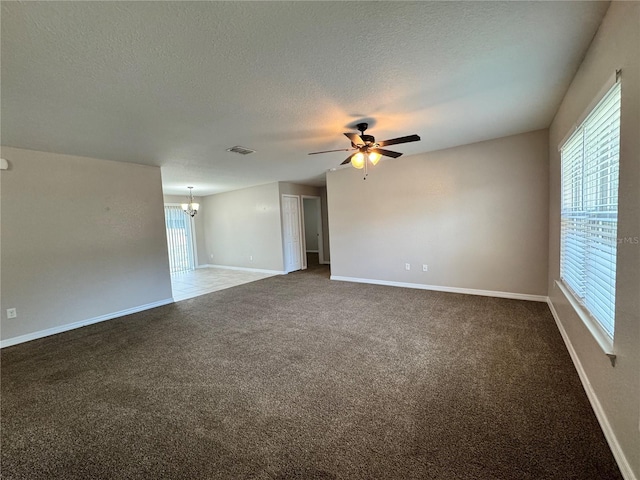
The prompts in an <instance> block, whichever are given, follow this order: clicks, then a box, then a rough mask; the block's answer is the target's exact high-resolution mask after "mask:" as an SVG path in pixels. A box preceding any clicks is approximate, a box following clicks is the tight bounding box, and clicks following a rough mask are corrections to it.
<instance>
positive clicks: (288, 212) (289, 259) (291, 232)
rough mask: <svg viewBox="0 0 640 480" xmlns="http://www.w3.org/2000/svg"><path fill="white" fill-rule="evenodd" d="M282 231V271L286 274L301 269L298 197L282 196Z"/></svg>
mask: <svg viewBox="0 0 640 480" xmlns="http://www.w3.org/2000/svg"><path fill="white" fill-rule="evenodd" d="M282 230H283V237H284V269H285V271H286V272H287V273H289V272H293V271H295V270H300V269H301V268H302V242H301V241H300V197H296V196H294V195H283V196H282Z"/></svg>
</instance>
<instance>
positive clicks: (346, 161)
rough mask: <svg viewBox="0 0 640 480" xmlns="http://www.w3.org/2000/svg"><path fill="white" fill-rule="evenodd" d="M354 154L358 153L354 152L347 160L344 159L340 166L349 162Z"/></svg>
mask: <svg viewBox="0 0 640 480" xmlns="http://www.w3.org/2000/svg"><path fill="white" fill-rule="evenodd" d="M356 153H358V152H355V153H352V154H351V155H349V158H347V159H346V160H345V161H344V162H342V163H341V164H340V165H346V164H347V163H349V162H351V159H352V158H353V156H354V155H355V154H356Z"/></svg>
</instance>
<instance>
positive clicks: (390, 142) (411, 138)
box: [345, 133, 420, 147]
mask: <svg viewBox="0 0 640 480" xmlns="http://www.w3.org/2000/svg"><path fill="white" fill-rule="evenodd" d="M345 135H346V133H345ZM419 140H420V137H419V136H418V135H408V136H406V137H398V138H392V139H391V140H383V141H381V142H378V145H380V146H381V147H386V146H387V145H397V144H399V143H409V142H418V141H419Z"/></svg>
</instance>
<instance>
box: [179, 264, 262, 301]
mask: <svg viewBox="0 0 640 480" xmlns="http://www.w3.org/2000/svg"><path fill="white" fill-rule="evenodd" d="M272 276H273V274H271V273H258V272H246V271H242V270H227V269H226V268H211V267H207V268H198V269H196V270H192V271H190V272H182V273H174V274H172V275H171V289H172V290H173V300H174V301H176V302H179V301H180V300H186V299H187V298H193V297H197V296H199V295H204V294H205V293H211V292H216V291H218V290H224V289H225V288H230V287H235V286H236V285H242V284H244V283H249V282H255V281H256V280H260V279H262V278H267V277H272Z"/></svg>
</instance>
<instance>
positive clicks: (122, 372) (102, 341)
mask: <svg viewBox="0 0 640 480" xmlns="http://www.w3.org/2000/svg"><path fill="white" fill-rule="evenodd" d="M1 387H2V418H1V421H2V464H1V467H2V478H6V479H31V480H35V479H165V478H167V479H168V478H171V479H265V480H266V479H279V480H285V479H384V480H387V479H442V480H455V479H499V480H507V479H518V480H521V479H535V480H540V479H562V480H568V479H576V480H589V479H594V480H596V479H597V480H608V479H620V478H621V476H620V474H619V471H618V469H617V467H616V464H615V462H614V460H613V458H612V455H611V452H610V450H609V448H608V446H607V444H606V441H605V439H604V437H603V435H602V432H601V430H600V428H599V426H598V423H597V421H596V419H595V417H594V414H593V412H592V410H591V408H590V406H589V402H588V400H587V398H586V395H585V393H584V391H583V389H582V386H581V384H580V381H579V379H578V376H577V374H576V372H575V369H574V367H573V365H572V363H571V360H570V358H569V355H568V354H567V352H566V349H565V347H564V345H563V343H562V340H561V337H560V335H559V333H558V331H557V329H556V327H555V324H554V321H553V318H552V317H551V315H550V313H549V310H548V308H547V306H546V305H545V304H541V303H534V302H525V301H516V300H505V299H496V298H488V297H478V296H466V295H458V294H449V293H438V292H428V291H420V290H409V289H400V288H392V287H382V286H375V285H361V284H351V283H344V282H331V281H330V280H329V279H328V269H327V268H326V267H323V266H317V265H316V266H314V267H313V268H312V269H310V270H309V271H307V272H296V273H293V274H289V275H286V276H279V277H272V278H268V279H264V280H260V281H257V282H254V283H250V284H246V285H243V286H239V287H234V288H231V289H228V290H223V291H220V292H216V293H212V294H209V295H205V296H202V297H198V298H194V299H191V300H185V301H183V302H179V303H177V304H172V305H168V306H165V307H161V308H157V309H154V310H149V311H146V312H142V313H139V314H135V315H130V316H127V317H123V318H120V319H117V320H113V321H109V322H104V323H101V324H96V325H93V326H89V327H85V328H82V329H79V330H75V331H71V332H66V333H63V334H60V335H56V336H54V337H49V338H44V339H40V340H36V341H33V342H30V343H27V344H22V345H18V346H15V347H10V348H7V349H4V350H3V351H2V386H1Z"/></svg>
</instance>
